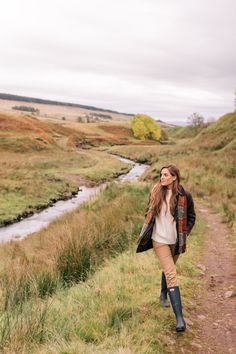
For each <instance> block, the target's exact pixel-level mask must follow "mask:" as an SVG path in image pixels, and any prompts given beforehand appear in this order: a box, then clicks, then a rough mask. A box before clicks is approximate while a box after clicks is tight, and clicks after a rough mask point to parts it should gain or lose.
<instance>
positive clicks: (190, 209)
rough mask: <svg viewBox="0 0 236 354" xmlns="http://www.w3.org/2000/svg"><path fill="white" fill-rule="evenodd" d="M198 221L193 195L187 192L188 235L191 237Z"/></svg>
mask: <svg viewBox="0 0 236 354" xmlns="http://www.w3.org/2000/svg"><path fill="white" fill-rule="evenodd" d="M195 220H196V213H195V209H194V202H193V198H192V195H191V194H190V193H189V192H187V234H188V235H189V234H190V232H191V230H192V228H193V226H194V224H195Z"/></svg>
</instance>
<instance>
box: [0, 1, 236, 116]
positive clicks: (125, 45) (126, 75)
mask: <svg viewBox="0 0 236 354" xmlns="http://www.w3.org/2000/svg"><path fill="white" fill-rule="evenodd" d="M3 7H4V11H1V13H0V23H1V25H0V26H1V27H2V28H1V31H0V41H1V43H2V48H3V51H2V55H1V57H0V77H1V91H2V92H7V91H8V92H9V93H10V92H12V93H18V94H27V95H30V96H38V97H44V98H51V99H63V100H68V101H73V102H78V103H86V104H91V105H97V106H99V107H104V108H112V109H116V110H120V111H126V112H134V113H136V112H146V113H149V114H152V115H153V116H155V117H158V118H161V119H166V120H169V121H170V120H171V119H172V118H173V119H175V120H176V119H182V120H185V119H186V116H188V115H189V114H191V113H192V112H193V111H199V112H201V113H202V114H203V115H207V116H216V117H218V116H219V115H221V114H223V113H225V112H227V111H230V110H232V109H233V92H234V89H235V88H236V83H235V77H236V66H235V54H236V45H235V44H236V43H235V42H236V35H235V33H236V31H235V27H236V25H235V19H234V14H235V12H236V3H235V1H234V0H224V1H223V0H215V1H213V0H208V1H207V2H205V1H203V0H199V1H198V2H195V1H187V0H179V1H178V2H175V1H173V0H166V1H164V0H155V1H152V0H146V1H145V0H136V1H134V0H126V1H124V0H120V1H119V2H117V1H114V0H113V1H112V0H96V1H92V0H87V1H86V2H84V1H82V0H77V1H75V0H70V1H63V0H57V1H56V0H51V1H49V2H47V1H45V0H41V1H40V2H35V1H29V0H22V1H21V2H18V1H16V0H9V1H8V2H7V3H4V5H3Z"/></svg>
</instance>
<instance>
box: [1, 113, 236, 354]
mask: <svg viewBox="0 0 236 354" xmlns="http://www.w3.org/2000/svg"><path fill="white" fill-rule="evenodd" d="M10 121H11V120H10V119H9V122H10ZM0 122H1V119H0ZM5 122H6V120H5ZM235 122H236V113H230V114H227V115H225V116H223V117H221V118H220V119H219V120H217V121H216V122H215V123H212V124H210V125H208V126H206V127H204V128H203V129H202V130H201V131H200V132H199V133H198V134H196V135H195V136H194V137H189V136H188V129H189V128H188V127H187V128H186V130H185V131H184V130H182V133H181V134H183V135H184V136H183V137H182V138H181V139H177V138H176V135H175V134H176V130H178V129H179V128H173V129H172V131H171V130H170V129H169V130H168V134H169V136H170V142H171V144H169V145H160V144H159V143H156V144H155V143H153V142H151V141H147V142H145V141H139V142H137V140H135V139H134V137H132V136H130V135H129V133H130V130H129V129H130V128H129V127H128V126H127V125H124V127H122V126H121V125H114V127H113V128H112V126H111V125H110V124H109V126H108V125H104V124H103V125H97V126H96V129H95V131H96V132H97V134H98V135H99V134H101V137H103V140H100V144H98V145H96V146H94V145H89V144H88V143H86V144H85V145H83V147H86V149H81V147H80V149H79V151H75V148H76V149H78V147H79V146H77V145H76V144H75V145H73V144H72V145H71V143H68V142H71V141H72V142H74V141H78V140H79V139H82V140H83V139H88V140H89V139H91V140H90V141H92V140H93V138H96V136H94V135H92V134H96V133H95V132H94V131H93V132H91V130H89V129H90V128H89V127H88V126H91V125H86V124H82V123H78V125H76V124H75V123H73V124H71V125H70V127H69V123H67V124H66V125H65V126H63V125H62V126H60V127H58V126H57V127H54V126H53V125H48V126H47V129H46V130H45V129H43V128H42V126H40V125H37V130H36V127H35V125H34V124H33V123H32V121H31V120H27V121H25V124H26V123H27V124H28V125H27V124H26V125H27V127H29V129H28V128H27V129H28V130H27V129H26V128H24V129H26V130H25V131H22V130H21V128H19V129H18V130H17V132H16V130H14V129H16V128H15V126H16V125H15V124H16V121H14V123H9V125H7V127H8V128H7V129H5V131H4V132H3V135H4V136H3V138H5V139H6V140H7V139H14V140H11V143H9V141H8V143H7V142H6V140H4V139H3V143H1V144H0V148H1V158H2V156H5V160H4V166H5V172H4V171H3V173H7V171H8V174H6V175H5V181H6V182H7V183H9V190H8V191H7V192H6V194H7V193H9V191H11V193H12V194H11V198H16V197H15V196H16V195H17V186H18V185H21V184H20V183H19V181H20V177H19V176H21V174H22V177H21V178H22V180H23V176H24V178H25V177H26V176H27V175H28V176H29V179H28V183H27V186H25V190H24V194H22V196H23V195H24V196H27V198H28V196H29V194H27V193H31V191H29V189H28V188H29V185H30V183H29V182H30V180H32V178H34V180H35V179H36V178H38V176H39V175H40V173H42V175H43V178H45V176H47V178H48V176H51V178H52V176H53V178H55V176H57V178H59V177H58V176H60V178H62V177H61V175H60V173H62V174H63V173H65V171H66V172H67V173H68V171H69V172H70V173H71V174H77V173H78V174H79V175H81V174H82V173H84V175H83V176H84V178H85V179H86V180H90V181H92V180H93V178H94V179H95V182H96V183H98V182H101V181H102V180H104V179H109V178H113V177H114V175H117V173H120V172H121V170H123V171H124V168H126V169H127V166H124V165H122V164H121V165H116V162H111V160H109V161H108V159H110V158H112V157H111V156H110V155H108V154H107V152H111V153H115V154H118V155H121V156H125V157H128V158H131V159H133V160H136V161H138V162H147V163H149V164H150V168H149V170H148V171H147V172H146V174H145V175H144V176H143V178H142V181H140V182H138V183H132V184H130V183H124V184H118V183H115V182H114V183H112V184H110V185H108V186H107V187H106V188H105V189H104V190H103V192H102V193H101V194H100V195H98V196H96V197H95V198H93V199H92V200H91V201H89V202H88V203H86V204H84V205H83V206H82V207H80V208H78V209H77V210H75V211H74V212H72V213H70V214H67V215H65V216H63V217H62V218H61V219H60V220H56V221H54V222H53V223H52V224H50V225H49V227H48V228H47V229H46V230H41V231H40V232H38V233H35V234H33V235H31V236H30V237H28V238H27V239H25V240H23V241H21V242H18V243H16V242H11V243H8V244H4V245H1V248H0V253H1V262H0V268H1V272H0V274H1V276H0V281H1V300H0V315H1V321H0V329H1V330H0V333H1V335H0V347H1V350H2V352H4V353H13V352H17V353H48V354H49V353H50V354H53V353H54V354H55V353H61V354H62V353H77V352H83V353H133V352H142V353H159V352H160V353H170V352H176V350H177V349H179V350H180V348H182V347H186V348H188V347H189V343H190V342H191V341H192V340H193V339H194V329H195V328H197V326H198V324H197V323H194V324H192V327H191V328H192V330H191V331H187V332H186V333H185V335H184V337H181V338H179V340H178V344H176V343H175V344H174V345H171V343H170V340H171V339H170V334H171V333H172V332H173V326H174V324H173V318H172V315H171V313H170V312H168V311H165V310H164V309H162V308H161V307H160V306H159V301H158V292H159V279H160V274H161V272H160V270H159V268H158V263H157V260H156V258H155V257H154V254H153V253H151V252H149V253H147V254H142V255H138V256H137V255H136V254H135V240H136V238H137V237H138V233H139V231H140V228H141V225H142V222H143V215H144V211H145V209H146V205H147V200H148V194H149V191H150V188H151V186H152V185H153V183H155V181H156V180H157V179H158V178H159V171H160V167H161V166H162V165H163V164H166V163H169V162H174V163H176V164H177V165H178V166H179V167H180V170H181V172H182V179H183V184H184V186H185V187H186V188H187V189H189V190H191V192H192V193H193V195H194V198H195V199H196V200H199V201H201V203H203V204H204V203H206V204H208V205H210V206H211V207H212V208H214V209H215V210H218V211H220V212H221V213H222V217H223V220H224V222H226V223H228V225H229V226H230V227H232V230H233V232H234V235H235V219H234V215H235V211H236V210H235V205H236V203H235V202H236V190H235V174H236V165H235V164H236V161H235V149H236V144H235V135H234V133H233V132H234V131H235V128H236V126H235ZM39 123H41V122H39ZM39 123H38V122H37V124H39ZM10 124H12V125H10ZM30 124H31V125H30ZM20 126H21V127H22V126H23V125H20ZM102 126H103V128H102ZM4 127H6V124H4ZM31 127H32V131H31V132H30V129H31ZM78 127H80V128H78ZM44 128H45V126H44ZM64 128H65V130H64ZM86 129H87V130H86ZM183 129H184V128H183ZM65 131H66V133H65ZM26 132H27V133H26ZM86 132H87V134H88V137H87V136H86ZM124 132H128V133H127V135H126V136H125V139H126V140H125V144H123V145H116V144H114V145H113V144H109V143H107V142H108V141H111V140H112V139H114V140H119V141H120V142H121V141H122V139H121V137H122V135H123V133H124ZM89 134H91V135H90V136H89ZM58 135H59V136H58ZM26 136H27V137H28V138H29V139H31V140H32V141H33V143H31V144H29V143H28V142H27V143H22V139H23V138H25V137H26ZM39 136H40V137H42V139H44V140H45V141H47V143H46V144H44V143H42V141H41V142H40V146H41V148H40V149H38V148H35V146H36V145H37V144H38V142H36V143H35V140H36V139H35V137H39ZM71 136H73V137H74V138H73V139H72V138H71ZM99 136H100V135H99ZM115 136H116V137H115ZM77 139H78V140H77ZM18 140H19V141H20V142H19V144H18V147H17V149H16V147H15V145H17V144H16V142H17V141H18ZM104 140H105V141H106V144H103V143H102V141H103V142H104ZM114 140H113V142H114ZM83 141H84V140H83ZM41 143H42V144H43V145H41ZM35 144H36V145H35ZM111 145H113V146H111ZM42 147H43V148H42ZM88 147H89V148H88ZM18 149H20V153H19V150H18ZM2 152H3V154H2ZM5 154H6V155H5ZM13 156H17V158H16V157H15V159H13ZM30 156H32V161H31V160H30ZM36 156H39V157H36ZM17 159H18V160H19V163H18V165H17V164H16V160H17ZM30 161H31V162H30ZM86 161H87V162H86ZM112 161H113V158H112ZM115 161H116V160H115ZM112 163H114V164H115V165H113V166H112ZM28 164H29V166H30V167H29V166H28ZM101 165H102V168H103V175H102V177H101V175H100V174H99V168H101ZM15 166H18V167H17V169H15ZM37 166H38V167H37ZM9 171H11V173H9ZM29 171H34V172H37V173H36V174H35V175H31V174H30V172H29ZM42 171H44V173H43V172H42ZM109 171H110V172H109ZM112 171H113V172H112ZM114 171H115V172H114ZM89 172H90V173H91V174H92V176H93V177H91V174H89ZM14 173H15V174H17V175H16V176H15V177H14V178H13V175H14ZM97 176H100V177H97ZM64 177H65V180H64V181H67V182H66V183H71V182H69V180H68V176H63V178H64ZM9 181H10V182H9ZM43 181H44V180H43ZM13 182H14V183H15V184H14V183H13ZM11 183H12V184H11ZM42 183H44V182H42ZM64 183H65V182H64ZM56 185H57V183H56V181H54V180H52V181H51V184H50V183H49V184H48V187H47V189H48V191H51V190H52V189H53V188H54V186H56ZM12 186H14V188H12ZM45 186H46V184H45ZM3 187H5V184H4V185H3V183H2V187H1V188H3ZM75 188H76V187H75ZM68 190H69V189H68ZM41 191H42V188H41ZM50 193H51V192H50ZM16 199H17V198H16ZM5 203H6V199H5V200H3V201H2V203H1V205H5ZM13 204H14V203H12V205H13ZM9 209H10V208H9ZM206 232H207V225H206V222H205V221H204V220H203V219H201V218H200V217H199V215H198V217H197V224H196V226H195V228H194V230H193V233H192V234H191V238H190V239H189V243H188V252H187V253H186V255H184V256H183V257H181V261H180V262H179V264H178V274H179V278H180V281H181V284H182V288H183V297H184V302H185V307H184V311H185V314H186V317H190V316H191V313H192V311H194V310H195V309H196V307H197V306H198V303H199V299H200V292H201V286H202V279H201V271H200V269H198V268H197V267H196V265H197V264H198V262H199V259H200V257H201V250H202V248H203V245H204V242H205V234H206ZM172 344H173V343H172ZM176 345H177V347H176ZM178 346H179V347H178Z"/></svg>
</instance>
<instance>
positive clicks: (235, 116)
mask: <svg viewBox="0 0 236 354" xmlns="http://www.w3.org/2000/svg"><path fill="white" fill-rule="evenodd" d="M235 131H236V112H234V113H227V114H225V115H224V116H222V117H221V118H220V119H219V120H217V121H216V122H215V123H212V124H211V125H209V126H208V127H207V128H206V129H203V130H202V131H201V132H200V133H199V134H198V135H197V136H196V137H195V138H194V139H193V140H192V141H191V145H195V146H198V147H200V148H203V149H209V150H220V149H223V148H224V149H233V150H235V149H236V136H235Z"/></svg>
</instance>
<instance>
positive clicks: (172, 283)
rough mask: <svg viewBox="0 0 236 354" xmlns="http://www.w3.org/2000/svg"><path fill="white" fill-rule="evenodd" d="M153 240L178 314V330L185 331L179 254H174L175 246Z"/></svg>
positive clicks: (173, 306) (174, 309)
mask: <svg viewBox="0 0 236 354" xmlns="http://www.w3.org/2000/svg"><path fill="white" fill-rule="evenodd" d="M152 242H153V248H154V250H155V252H156V254H157V256H158V258H159V260H160V264H161V267H162V269H163V271H164V273H165V276H166V281H167V287H168V289H167V290H168V293H169V296H170V301H171V305H172V308H173V311H174V313H175V316H176V331H177V332H183V331H185V329H186V324H185V321H184V318H183V313H182V303H181V296H180V291H179V287H178V285H177V274H176V266H175V263H176V262H177V259H178V256H174V257H173V254H174V250H173V248H174V247H173V246H172V245H171V246H172V247H171V246H169V245H166V244H163V243H159V242H156V241H154V240H153V241H152Z"/></svg>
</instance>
